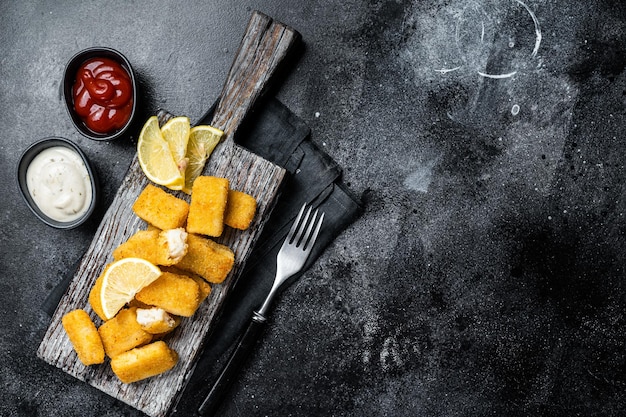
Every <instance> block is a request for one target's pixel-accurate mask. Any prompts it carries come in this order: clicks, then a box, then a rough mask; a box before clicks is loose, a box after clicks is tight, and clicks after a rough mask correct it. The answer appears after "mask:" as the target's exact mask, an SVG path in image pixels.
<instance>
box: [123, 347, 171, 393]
mask: <svg viewBox="0 0 626 417" xmlns="http://www.w3.org/2000/svg"><path fill="white" fill-rule="evenodd" d="M177 362H178V354H177V353H176V351H174V350H173V349H170V348H169V347H168V346H167V344H165V342H163V341H157V342H153V343H150V344H149V345H146V346H142V347H139V348H135V349H132V350H129V351H128V352H124V353H122V354H121V355H118V356H116V357H115V358H113V359H111V369H112V370H113V372H114V373H115V375H117V377H118V378H119V379H120V380H121V381H122V382H123V383H125V384H130V383H131V382H136V381H140V380H142V379H145V378H149V377H151V376H155V375H158V374H161V373H163V372H166V371H169V370H170V369H172V368H173V367H174V366H175V365H176V363H177Z"/></svg>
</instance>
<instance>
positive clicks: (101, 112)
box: [63, 47, 137, 141]
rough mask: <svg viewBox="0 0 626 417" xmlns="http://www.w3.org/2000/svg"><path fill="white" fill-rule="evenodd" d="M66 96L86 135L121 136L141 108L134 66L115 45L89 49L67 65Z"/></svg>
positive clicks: (95, 137) (75, 120)
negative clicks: (139, 106)
mask: <svg viewBox="0 0 626 417" xmlns="http://www.w3.org/2000/svg"><path fill="white" fill-rule="evenodd" d="M63 99H64V101H65V104H66V108H67V111H68V113H69V115H70V118H71V119H72V122H73V123H74V126H76V129H78V131H79V132H80V133H82V134H83V135H84V136H86V137H88V138H89V139H93V140H99V141H110V140H114V139H117V138H119V137H120V136H122V135H123V134H124V133H126V131H127V130H128V128H129V127H130V125H131V124H132V122H133V119H134V116H135V112H136V109H137V83H136V80H135V74H134V71H133V68H132V66H131V65H130V62H129V61H128V59H126V57H125V56H124V55H122V54H121V53H120V52H118V51H116V50H115V49H111V48H103V47H94V48H89V49H85V50H83V51H81V52H79V53H77V54H76V55H74V56H73V57H72V58H71V59H70V60H69V62H68V63H67V65H66V66H65V72H64V74H63Z"/></svg>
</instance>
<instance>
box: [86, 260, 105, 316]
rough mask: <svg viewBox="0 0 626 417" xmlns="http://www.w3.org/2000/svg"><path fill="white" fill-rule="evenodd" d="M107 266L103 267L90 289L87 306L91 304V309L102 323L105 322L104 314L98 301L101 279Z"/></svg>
mask: <svg viewBox="0 0 626 417" xmlns="http://www.w3.org/2000/svg"><path fill="white" fill-rule="evenodd" d="M108 267H109V265H107V266H105V267H104V269H103V271H102V273H101V274H100V276H99V277H98V278H97V279H96V282H95V283H94V285H93V287H91V291H89V304H91V309H92V310H93V311H94V313H96V314H97V315H98V317H100V319H102V320H103V321H107V318H106V316H105V315H104V312H103V311H102V302H101V301H100V290H101V289H102V279H103V277H104V274H105V272H106V270H107V268H108Z"/></svg>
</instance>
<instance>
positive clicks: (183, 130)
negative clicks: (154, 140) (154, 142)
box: [161, 116, 191, 175]
mask: <svg viewBox="0 0 626 417" xmlns="http://www.w3.org/2000/svg"><path fill="white" fill-rule="evenodd" d="M190 129H191V126H190V122H189V118H188V117H185V116H178V117H173V118H171V119H170V120H168V121H167V122H166V123H165V124H164V125H163V127H162V128H161V134H163V139H165V141H166V142H167V144H168V145H169V147H170V152H171V154H172V156H173V157H174V161H175V162H176V165H177V166H178V170H179V171H180V172H181V174H183V175H184V174H185V169H186V168H187V160H186V159H185V154H186V153H187V141H188V140H189V130H190Z"/></svg>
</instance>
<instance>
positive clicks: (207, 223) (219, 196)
mask: <svg viewBox="0 0 626 417" xmlns="http://www.w3.org/2000/svg"><path fill="white" fill-rule="evenodd" d="M227 201H228V180H227V179H226V178H218V177H209V176H200V177H198V178H196V180H195V181H194V182H193V186H192V188H191V203H190V204H189V215H188V217H187V231H188V232H189V233H197V234H201V235H207V236H213V237H218V236H221V235H222V231H223V230H224V213H225V212H226V202H227Z"/></svg>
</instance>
